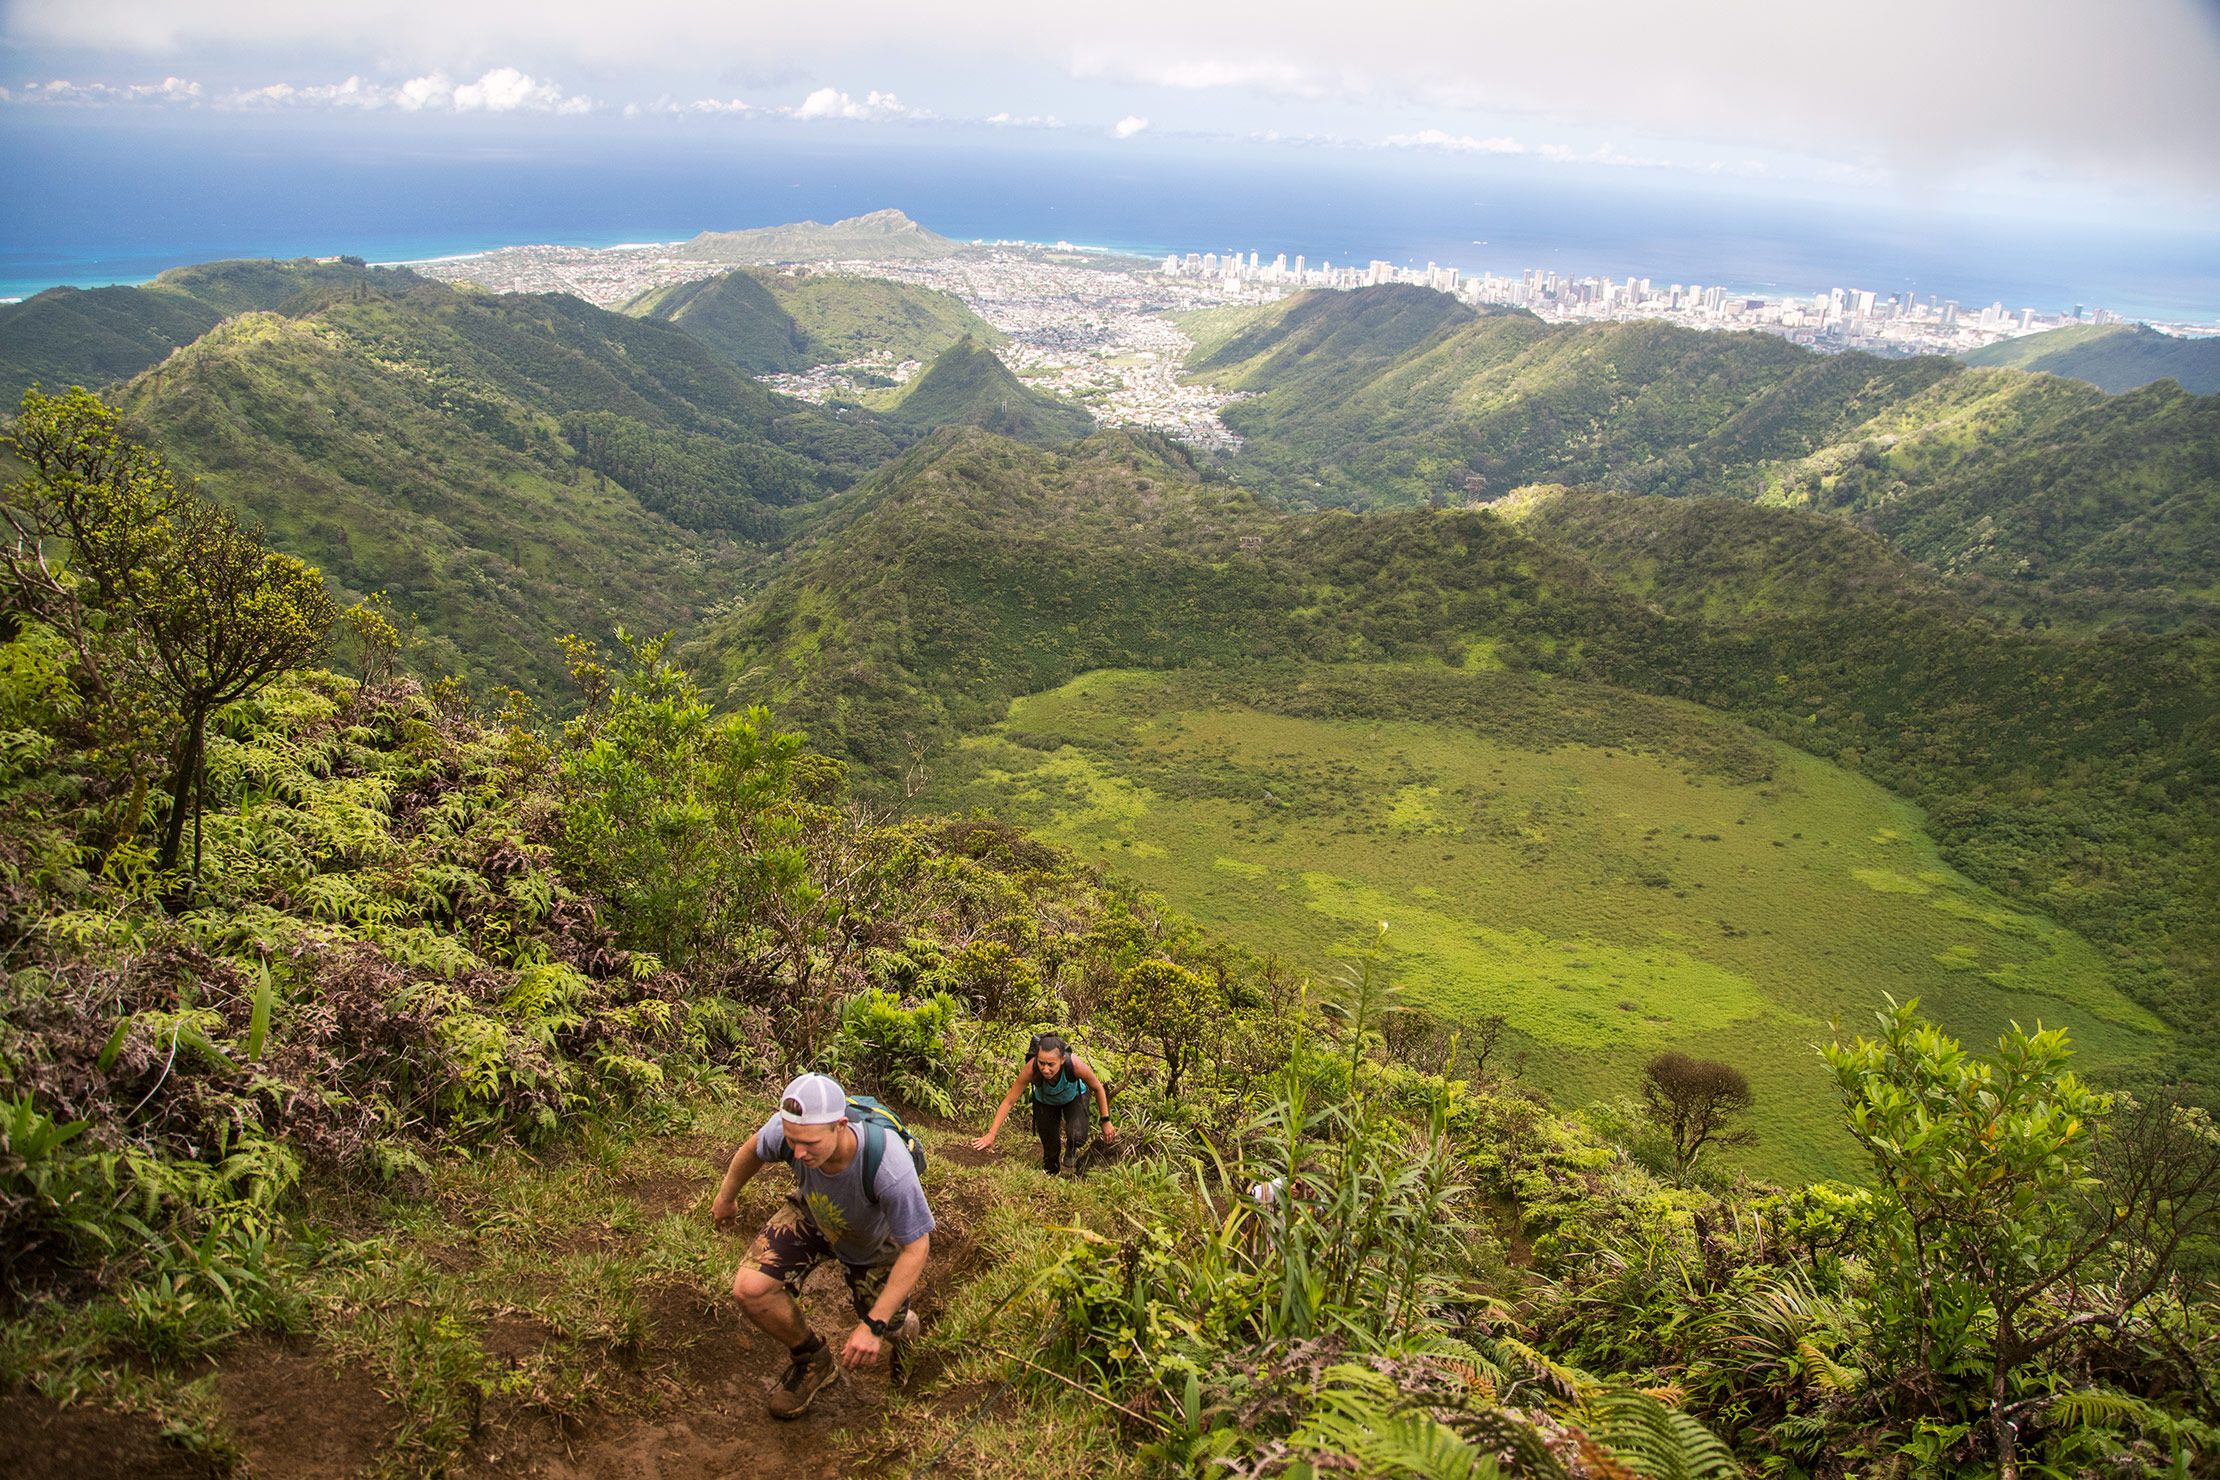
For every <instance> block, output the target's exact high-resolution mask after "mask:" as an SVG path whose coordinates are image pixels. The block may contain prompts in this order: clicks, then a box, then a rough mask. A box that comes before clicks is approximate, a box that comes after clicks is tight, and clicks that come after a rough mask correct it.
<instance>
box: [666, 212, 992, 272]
mask: <svg viewBox="0 0 2220 1480" xmlns="http://www.w3.org/2000/svg"><path fill="white" fill-rule="evenodd" d="M961 250H963V248H962V247H961V245H960V244H958V243H956V242H952V241H950V240H949V239H948V238H947V237H944V236H936V235H935V234H933V233H932V232H930V231H927V230H926V229H925V228H924V227H922V226H920V225H918V224H917V223H916V222H915V221H912V220H911V219H910V218H909V217H907V216H905V215H903V214H902V213H901V212H900V211H895V210H885V211H871V212H869V213H867V214H865V215H861V216H850V217H848V218H847V219H846V220H844V221H835V222H833V223H832V224H831V225H830V226H821V225H819V224H818V223H817V222H815V221H799V222H795V223H793V224H791V225H786V226H762V227H757V228H754V229H752V230H748V231H705V232H703V233H701V234H700V235H699V236H697V237H695V238H694V239H693V240H692V241H690V242H688V243H686V245H685V246H683V247H681V248H679V251H678V255H679V256H681V257H690V258H692V259H693V260H695V261H697V262H739V263H753V262H824V261H833V260H838V259H846V258H853V259H856V260H861V261H873V262H884V261H887V260H889V259H891V258H903V257H913V258H927V257H952V256H954V255H955V254H956V253H957V252H959V251H961Z"/></svg>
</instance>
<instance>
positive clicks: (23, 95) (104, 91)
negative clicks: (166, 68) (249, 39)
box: [0, 77, 201, 104]
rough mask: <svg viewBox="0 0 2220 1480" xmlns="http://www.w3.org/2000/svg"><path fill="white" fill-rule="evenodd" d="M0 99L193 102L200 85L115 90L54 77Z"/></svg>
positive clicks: (168, 80)
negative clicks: (51, 79)
mask: <svg viewBox="0 0 2220 1480" xmlns="http://www.w3.org/2000/svg"><path fill="white" fill-rule="evenodd" d="M0 98H5V99H6V100H7V101H9V102H12V103H78V104H101V103H197V102H199V101H200V99H201V86H200V84H199V83H197V82H188V81H186V80H185V79H184V78H182V77H165V78H163V79H162V80H161V81H160V82H145V83H125V84H123V85H121V86H115V87H111V86H110V85H108V84H107V83H105V82H84V83H78V82H68V81H64V80H62V79H60V78H56V79H55V80H54V81H52V82H26V83H25V84H23V86H22V87H21V88H17V89H0Z"/></svg>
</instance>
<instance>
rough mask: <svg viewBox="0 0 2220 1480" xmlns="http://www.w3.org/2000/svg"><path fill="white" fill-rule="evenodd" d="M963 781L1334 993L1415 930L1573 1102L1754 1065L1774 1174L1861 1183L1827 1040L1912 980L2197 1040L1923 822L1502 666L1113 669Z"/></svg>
mask: <svg viewBox="0 0 2220 1480" xmlns="http://www.w3.org/2000/svg"><path fill="white" fill-rule="evenodd" d="M1391 715H1392V716H1393V718H1389V716H1391ZM935 769H936V776H935V779H934V782H933V784H932V785H931V786H930V787H929V788H928V789H927V791H926V792H925V793H924V796H923V798H922V800H923V801H924V802H925V803H926V804H927V805H930V806H933V807H935V808H938V809H941V810H946V811H950V812H955V811H961V810H963V809H964V808H966V807H969V806H974V805H983V806H991V807H993V808H994V809H995V810H996V811H997V812H998V813H1000V814H1001V815H1005V816H1008V817H1010V818H1011V819H1012V820H1013V821H1018V822H1022V823H1023V824H1025V825H1026V826H1028V827H1029V828H1031V829H1033V830H1034V831H1036V832H1038V833H1039V834H1040V835H1042V836H1043V837H1046V838H1049V839H1052V840H1054V841H1055V842H1058V843H1060V844H1063V845H1065V846H1067V847H1070V848H1071V849H1072V850H1073V851H1074V852H1075V853H1077V854H1078V855H1079V856H1080V857H1082V858H1098V859H1101V860H1103V861H1104V862H1105V863H1108V864H1110V865H1111V866H1114V867H1115V868H1117V869H1118V871H1119V872H1120V873H1122V874H1127V875H1130V876H1132V877H1133V878H1136V879H1138V880H1140V881H1142V882H1143V883H1145V884H1147V885H1148V886H1149V887H1150V888H1152V889H1155V890H1157V891H1159V892H1161V893H1162V894H1163V895H1164V896H1165V897H1166V898H1168V899H1174V900H1178V901H1179V902H1180V903H1181V905H1182V906H1183V907H1184V908H1186V909H1188V910H1189V911H1191V912H1192V913H1193V914H1194V915H1195V917H1196V918H1197V919H1198V920H1199V921H1201V922H1202V923H1203V924H1205V925H1206V926H1208V927H1210V928H1211V929H1213V930H1216V931H1219V932H1222V933H1223V934H1225V935H1227V936H1228V937H1230V938H1232V939H1235V940H1238V941H1241V942H1242V943H1244V944H1246V945H1248V946H1250V947H1251V948H1252V949H1255V950H1257V951H1259V952H1271V951H1278V952H1282V953H1284V954H1285V955H1286V956H1287V957H1288V958H1289V961H1290V964H1291V966H1292V967H1293V968H1294V969H1298V970H1300V971H1302V972H1305V973H1307V974H1309V975H1310V976H1311V977H1312V978H1313V979H1314V980H1320V981H1323V980H1328V979H1330V977H1331V976H1332V974H1333V973H1334V970H1335V963H1336V962H1337V961H1340V960H1344V959H1346V958H1347V957H1348V955H1349V954H1350V952H1351V951H1352V950H1354V949H1355V947H1356V946H1357V945H1359V944H1361V943H1362V942H1363V941H1364V940H1365V939H1366V938H1367V936H1368V935H1369V934H1370V933H1371V931H1372V930H1373V929H1374V927H1375V926H1376V925H1377V924H1378V922H1379V921H1381V920H1383V919H1384V920H1386V921H1387V922H1388V923H1389V926H1390V929H1389V931H1388V934H1387V936H1386V937H1385V950H1386V953H1387V955H1386V960H1387V961H1388V963H1389V964H1390V965H1391V967H1392V969H1393V970H1394V973H1395V975H1396V978H1397V979H1398V980H1401V981H1405V982H1408V983H1410V984H1411V985H1410V988H1409V991H1410V994H1411V996H1412V997H1414V998H1416V999H1418V1000H1420V1001H1422V1002H1423V1003H1424V1004H1425V1005H1426V1006H1427V1008H1428V1009H1429V1010H1430V1011H1432V1012H1434V1013H1436V1014H1437V1015H1439V1016H1440V1017H1442V1018H1443V1019H1445V1020H1447V1021H1450V1022H1469V1021H1472V1020H1475V1019H1477V1018H1480V1017H1482V1016H1485V1015H1487V1014H1501V1015H1502V1016H1503V1017H1505V1018H1506V1020H1507V1021H1508V1022H1509V1023H1510V1024H1511V1025H1512V1033H1511V1039H1512V1042H1511V1046H1510V1049H1509V1052H1511V1053H1517V1054H1520V1055H1522V1056H1523V1058H1524V1063H1525V1067H1524V1069H1523V1071H1522V1072H1523V1074H1524V1076H1525V1077H1526V1078H1527V1079H1529V1081H1530V1082H1533V1083H1535V1084H1539V1085H1543V1086H1546V1087H1547V1088H1549V1089H1550V1090H1551V1091H1552V1092H1553V1093H1555V1094H1556V1095H1557V1096H1558V1097H1559V1098H1560V1099H1561V1100H1562V1101H1564V1102H1567V1103H1574V1104H1578V1103H1583V1102H1586V1101H1589V1100H1596V1099H1605V1100H1607V1099H1610V1098H1611V1097H1612V1096H1613V1095H1614V1094H1617V1093H1620V1092H1622V1091H1623V1090H1624V1087H1625V1086H1628V1085H1630V1084H1632V1083H1633V1081H1634V1079H1635V1077H1636V1075H1637V1074H1638V1072H1639V1071H1640V1069H1641V1068H1642V1066H1643V1065H1644V1064H1645V1063H1646V1062H1647V1061H1648V1060H1649V1059H1650V1058H1651V1057H1653V1056H1654V1055H1655V1054H1657V1053H1658V1052H1660V1051H1661V1050H1664V1049H1667V1048H1679V1049H1685V1050H1688V1051H1691V1052H1697V1053H1701V1054H1703V1055H1705V1056H1707V1057H1713V1058H1722V1059H1726V1060H1728V1061H1730V1062H1732V1063H1735V1064H1737V1065H1739V1066H1741V1067H1742V1068H1744V1070H1745V1071H1746V1072H1747V1073H1748V1074H1749V1075H1750V1077H1751V1080H1752V1082H1753V1083H1754V1084H1755V1085H1756V1086H1757V1089H1758V1102H1757V1109H1756V1112H1755V1119H1754V1120H1753V1124H1755V1125H1756V1126H1757V1127H1758V1128H1759V1130H1760V1135H1761V1140H1760V1145H1759V1148H1758V1150H1757V1151H1756V1152H1755V1153H1753V1154H1752V1155H1750V1156H1748V1157H1745V1158H1741V1159H1742V1160H1744V1161H1746V1162H1748V1164H1750V1165H1752V1166H1755V1167H1760V1168H1762V1169H1764V1170H1765V1171H1766V1172H1767V1173H1768V1174H1769V1175H1775V1176H1782V1177H1798V1178H1808V1177H1818V1176H1830V1175H1836V1176H1839V1175H1844V1174H1846V1173H1847V1172H1848V1171H1849V1170H1850V1167H1851V1164H1852V1155H1853V1151H1852V1147H1851V1146H1850V1144H1849V1143H1848V1141H1847V1140H1845V1139H1843V1138H1842V1137H1841V1136H1840V1135H1839V1134H1838V1133H1836V1132H1835V1131H1834V1129H1833V1128H1832V1125H1831V1120H1832V1116H1831V1113H1830V1110H1829V1107H1828V1104H1827V1100H1828V1095H1827V1080H1826V1075H1825V1070H1824V1068H1823V1066H1822V1065H1820V1064H1819V1063H1818V1062H1817V1060H1815V1059H1814V1058H1812V1057H1811V1056H1810V1054H1809V1053H1808V1052H1807V1051H1806V1045H1808V1044H1809V1043H1810V1042H1812V1041H1813V1040H1814V1039H1815V1038H1821V1037H1824V1036H1825V1032H1826V1024H1827V1023H1828V1022H1829V1021H1831V1020H1835V1019H1838V1018H1842V1017H1844V1016H1846V1015H1847V1016H1855V1015H1857V1014H1859V1013H1861V1012H1862V1010H1863V1009H1864V1008H1865V1007H1866V1005H1867V1004H1869V1003H1871V1002H1872V1001H1873V999H1874V994H1875V992H1876V991H1877V990H1878V989H1879V988H1881V987H1886V988H1887V989H1888V990H1890V991H1894V992H1897V993H1899V994H1900V995H1903V994H1918V995H1920V996H1921V997H1922V999H1923V1000H1924V1001H1925V1002H1926V1003H1927V1004H1928V1005H1929V1011H1930V1012H1932V1013H1934V1014H1936V1015H1937V1016H1938V1019H1939V1020H1940V1021H1942V1022H1944V1023H1945V1024H1947V1025H1949V1026H1950V1027H1951V1028H1952V1029H1953V1030H1955V1031H1961V1032H1967V1033H1975V1032H1984V1031H1989V1030H1991V1029H1993V1028H1994V1027H1996V1026H1998V1025H2001V1024H2003V1023H2005V1022H2008V1021H2010V1020H2012V1019H2013V1018H2015V1017H2017V1018H2020V1019H2023V1020H2029V1021H2032V1020H2034V1019H2036V1018H2041V1019H2042V1020H2044V1021H2045V1022H2053V1023H2062V1024H2067V1025H2070V1026H2071V1028H2072V1030H2073V1033H2074V1036H2075V1040H2076V1042H2077V1043H2078V1044H2080V1045H2081V1048H2082V1051H2083V1054H2084V1056H2085V1058H2087V1059H2088V1060H2089V1061H2090V1062H2092V1063H2093V1064H2095V1065H2097V1066H2099V1067H2102V1068H2105V1069H2109V1070H2112V1071H2115V1072H2117V1071H2119V1070H2122V1069H2125V1068H2129V1067H2131V1066H2133V1065H2135V1064H2137V1063H2138V1062H2139V1061H2145V1060H2148V1059H2149V1058H2150V1057H2151V1056H2152V1055H2153V1054H2155V1053H2157V1052H2158V1051H2159V1050H2161V1049H2162V1048H2164V1047H2166V1046H2167V1043H2168V1035H2166V1034H2165V1033H2164V1031H2163V1029H2162V1027H2161V1025H2160V1024H2159V1022H2158V1021H2157V1020H2156V1019H2154V1018H2153V1017H2152V1016H2151V1015H2150V1014H2149V1013H2148V1012H2147V1011H2145V1010H2143V1009H2142V1008H2139V1007H2137V1006H2136V1005H2134V1004H2133V1003H2132V1002H2130V1001H2129V1000H2128V999H2127V998H2126V997H2124V996H2122V995H2121V993H2120V992H2119V990H2118V989H2117V987H2116V986H2115V985H2114V981H2113V972H2112V970H2111V969H2110V967H2109V966H2108V965H2107V963H2106V961H2105V959H2104V957H2103V955H2101V954H2100V953H2099V952H2098V951H2096V950H2093V949H2092V948H2091V947H2090V946H2089V945H2088V943H2087V942H2085V941H2083V940H2081V939H2079V938H2077V937H2076V936H2074V935H2073V934H2072V933H2071V932H2069V931H2067V930H2064V929H2061V928H2060V927H2058V926H2057V925H2055V924H2053V923H2051V922H2050V921H2048V920H2046V919H2043V918H2042V917H2041V916H2039V915H2035V914H2030V913H2028V912H2027V911H2026V910H2025V909H2024V908H2014V907H2013V906H2012V905H2011V904H2009V903H2008V902H2007V901H2005V900H2003V899H2000V898H1999V897H1997V896H1996V895H1995V894H1993V893H1991V892H1990V891H1988V890H1985V889H1983V888H1981V887H1980V886H1978V885H1976V884H1974V883H1972V882H1971V881H1970V880H1968V879H1966V878H1965V877H1964V876H1963V875H1961V874H1959V873H1958V872H1957V871H1956V870H1954V869H1952V868H1951V867H1950V866H1949V865H1948V864H1946V863H1945V862H1944V861H1943V859H1942V858H1941V856H1940V855H1939V854H1938V852H1937V850H1936V847H1935V844H1934V842H1933V841H1932V840H1930V839H1929V838H1928V837H1927V836H1926V835H1925V834H1924V833H1923V832H1922V830H1921V823H1920V819H1919V817H1918V814H1917V813H1916V812H1914V811H1913V810H1912V809H1911V808H1910V807H1908V806H1906V805H1905V804H1904V803H1903V802H1902V801H1901V800H1900V799H1898V798H1895V797H1892V796H1890V795H1888V794H1887V793H1885V792H1883V791H1882V790H1881V789H1880V788H1878V787H1876V786H1874V785H1873V784H1872V783H1871V782H1870V781H1867V780H1865V779H1863V778H1861V777H1858V776H1855V775H1852V774H1850V773H1848V772H1845V771H1843V770H1842V769H1840V768H1839V767H1836V766H1833V765H1829V764H1827V763H1825V762H1822V761H1819V760H1816V759H1814V758H1812V757H1809V756H1805V755H1801V754H1798V753H1797V752H1795V751H1792V750H1790V749H1788V748H1787V747H1785V746H1782V745H1779V744H1778V743H1776V742H1772V741H1769V740H1766V739H1764V738H1762V737H1759V736H1754V735H1752V734H1751V733H1749V732H1748V731H1746V730H1744V729H1742V728H1741V727H1739V726H1736V725H1733V724H1731V723H1728V722H1726V721H1723V720H1721V719H1720V718H1718V717H1717V716H1715V715H1713V714H1710V713H1708V712H1706V711H1705V710H1702V709H1700V708H1698V707H1696V706H1694V705H1689V704H1685V703H1679V702H1675V701H1670V700H1661V699H1648V698H1643V697H1640V696H1637V695H1633V694H1628V693H1625V692H1623V691H1619V690H1614V689H1609V688H1603V687H1600V686H1596V685H1588V684H1580V683H1576V682H1570V681H1567V680H1561V679H1547V678H1540V677H1535V676H1532V675H1525V674H1516V673H1510V672H1505V671H1500V670H1497V671H1464V672H1458V671H1453V670H1451V671H1445V670H1441V669H1423V668H1419V669H1413V668H1396V667H1360V666H1348V667H1337V668H1331V669H1327V668H1318V667H1293V666H1283V667H1274V668H1267V669H1265V670H1262V671H1258V672H1254V673H1244V674H1242V675H1240V676H1238V677H1232V676H1223V675H1218V676H1213V675H1210V674H1206V673H1194V672H1187V673H1178V674H1158V673H1136V672H1125V673H1116V672H1108V673H1104V672H1098V673H1090V674H1088V675H1087V676H1086V677H1084V678H1081V679H1078V680H1075V681H1074V682H1072V683H1070V684H1068V685H1065V686H1064V687H1062V688H1060V689H1057V690H1055V691H1053V692H1051V693H1047V694H1042V695H1038V696H1035V697H1031V698H1026V699H1022V700H1020V701H1018V703H1016V704H1015V705H1013V706H1012V708H1011V712H1010V718H1009V719H1008V721H1006V722H1005V723H1004V724H1002V725H1000V726H998V727H997V728H996V729H995V731H994V732H992V733H991V734H990V735H988V736H982V737H979V738H977V739H974V740H971V741H968V742H966V743H965V744H964V746H963V747H962V748H961V749H960V750H959V751H958V752H956V753H955V754H954V755H952V756H950V757H948V758H947V759H945V760H944V761H942V762H940V763H938V764H937V765H936V768H935Z"/></svg>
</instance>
